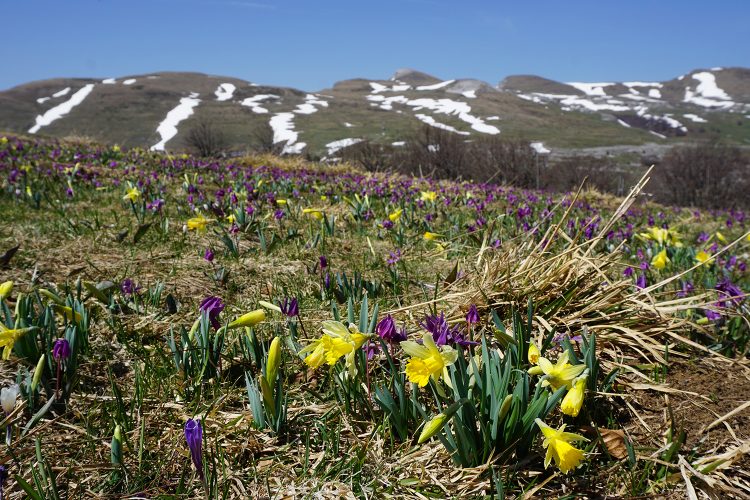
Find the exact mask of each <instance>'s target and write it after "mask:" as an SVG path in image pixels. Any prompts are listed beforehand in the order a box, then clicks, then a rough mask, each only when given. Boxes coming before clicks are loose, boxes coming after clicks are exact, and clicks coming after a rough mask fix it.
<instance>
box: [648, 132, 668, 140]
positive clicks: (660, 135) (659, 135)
mask: <svg viewBox="0 0 750 500" xmlns="http://www.w3.org/2000/svg"><path fill="white" fill-rule="evenodd" d="M649 132H650V133H651V134H653V135H655V136H656V137H658V138H659V139H666V138H667V136H666V135H662V134H660V133H659V132H654V131H653V130H649Z"/></svg>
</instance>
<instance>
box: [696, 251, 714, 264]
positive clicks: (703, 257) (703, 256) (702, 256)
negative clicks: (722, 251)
mask: <svg viewBox="0 0 750 500" xmlns="http://www.w3.org/2000/svg"><path fill="white" fill-rule="evenodd" d="M695 260H697V261H698V262H700V263H701V264H710V263H712V262H713V261H714V259H713V258H712V257H711V255H709V254H708V253H706V252H704V251H703V250H701V251H700V252H698V253H697V254H695Z"/></svg>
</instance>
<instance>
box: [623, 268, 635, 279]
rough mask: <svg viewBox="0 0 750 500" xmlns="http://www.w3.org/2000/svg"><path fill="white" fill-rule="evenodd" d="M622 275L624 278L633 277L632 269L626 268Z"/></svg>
mask: <svg viewBox="0 0 750 500" xmlns="http://www.w3.org/2000/svg"><path fill="white" fill-rule="evenodd" d="M622 275H623V276H625V277H626V278H630V277H631V276H633V268H632V267H626V268H625V270H624V271H623V272H622Z"/></svg>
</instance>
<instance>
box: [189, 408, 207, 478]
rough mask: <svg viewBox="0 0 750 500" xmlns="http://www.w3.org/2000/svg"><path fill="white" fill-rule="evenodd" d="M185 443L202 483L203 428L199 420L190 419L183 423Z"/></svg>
mask: <svg viewBox="0 0 750 500" xmlns="http://www.w3.org/2000/svg"><path fill="white" fill-rule="evenodd" d="M185 441H186V442H187V445H188V448H189V449H190V458H192V460H193V465H195V469H196V470H197V471H198V475H199V476H200V477H201V481H203V480H204V479H203V428H202V427H201V423H200V421H199V420H194V419H192V418H190V419H188V421H187V422H186V423H185Z"/></svg>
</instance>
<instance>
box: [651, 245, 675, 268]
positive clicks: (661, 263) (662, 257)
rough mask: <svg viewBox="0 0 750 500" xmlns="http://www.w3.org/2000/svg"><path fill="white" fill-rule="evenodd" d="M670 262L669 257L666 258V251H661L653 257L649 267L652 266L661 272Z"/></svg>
mask: <svg viewBox="0 0 750 500" xmlns="http://www.w3.org/2000/svg"><path fill="white" fill-rule="evenodd" d="M669 262H670V260H669V257H667V249H666V248H665V249H663V250H662V251H661V252H659V253H657V254H656V255H654V258H653V259H651V265H652V266H654V268H656V269H659V270H662V269H664V268H665V267H667V264H669Z"/></svg>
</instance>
